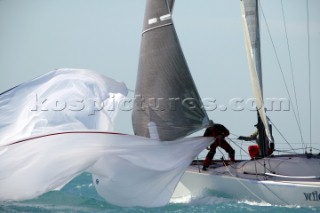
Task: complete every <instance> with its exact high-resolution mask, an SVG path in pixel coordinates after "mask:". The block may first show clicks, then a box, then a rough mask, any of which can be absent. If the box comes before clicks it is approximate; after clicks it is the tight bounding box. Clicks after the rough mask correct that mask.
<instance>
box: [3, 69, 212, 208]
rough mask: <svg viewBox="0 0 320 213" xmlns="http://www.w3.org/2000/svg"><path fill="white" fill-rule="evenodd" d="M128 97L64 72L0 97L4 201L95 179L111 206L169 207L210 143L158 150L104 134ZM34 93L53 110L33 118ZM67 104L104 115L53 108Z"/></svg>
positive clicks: (163, 145) (153, 144)
mask: <svg viewBox="0 0 320 213" xmlns="http://www.w3.org/2000/svg"><path fill="white" fill-rule="evenodd" d="M126 92H127V89H126V87H125V85H124V84H123V83H119V82H116V81H114V80H112V79H109V78H106V77H104V76H100V75H98V74H96V73H94V72H91V71H85V70H73V69H61V70H57V71H53V72H50V73H48V74H46V75H44V76H41V77H39V78H36V79H34V80H32V81H30V82H27V83H24V84H22V85H19V86H18V87H16V88H14V89H12V90H10V91H7V92H5V93H3V94H2V95H0V97H1V98H0V102H1V111H0V116H1V119H2V120H4V121H5V122H4V123H2V124H1V128H0V133H1V137H2V138H1V144H0V171H1V172H0V200H1V201H12V200H26V199H32V198H35V197H37V196H40V195H42V194H44V193H46V192H49V191H52V190H57V189H61V188H62V187H63V186H64V185H65V184H67V183H68V182H69V181H70V180H72V179H73V178H74V177H76V176H77V175H79V174H81V173H82V172H84V171H89V172H92V173H93V174H94V177H96V176H98V177H99V178H100V179H101V182H100V183H101V184H102V185H96V187H97V189H98V192H99V193H100V194H101V195H102V196H103V197H104V198H105V199H106V200H107V201H108V202H110V203H112V204H115V205H119V206H148V207H154V206H161V205H165V204H166V203H168V202H169V200H170V198H171V196H172V193H173V191H174V189H175V186H176V185H177V184H178V181H179V179H180V177H181V176H182V175H183V173H184V171H185V170H186V168H187V166H188V165H189V163H190V162H191V161H192V159H193V158H194V157H195V156H196V155H197V154H198V153H199V152H200V151H201V150H203V149H204V148H205V147H206V146H208V145H209V144H210V143H211V142H212V139H211V138H204V137H199V138H190V139H189V138H188V139H183V140H178V141H170V142H165V141H162V142H160V141H156V140H151V139H147V138H142V137H138V136H130V135H122V134H114V133H108V132H105V131H108V130H111V129H112V121H113V119H114V117H115V114H116V110H110V109H116V108H117V104H119V101H121V98H123V97H124V96H125V94H126ZM33 93H35V94H37V95H38V98H39V99H45V98H47V99H48V102H44V103H45V105H43V104H42V102H41V101H40V102H38V105H37V107H38V110H35V111H30V108H32V107H34V104H35V102H34V101H35V100H34V99H32V98H34V96H33V95H32V94H33ZM109 97H113V98H111V99H110V98H109ZM69 98H84V99H86V100H87V99H91V98H94V100H96V101H97V103H98V102H101V103H102V102H103V103H104V107H101V105H100V108H99V107H97V106H94V105H89V106H88V108H85V109H83V110H80V111H75V110H69V109H68V108H67V109H64V110H53V108H52V107H54V106H52V105H50V104H51V103H54V101H56V100H59V101H61V102H62V101H66V102H67V101H68V100H69ZM30 99H31V100H30ZM71 106H73V105H71ZM110 107H111V108H110ZM113 107H114V108H113ZM44 109H47V110H44ZM72 109H75V108H72ZM3 110H5V111H3ZM6 133H8V134H6ZM14 133H16V134H14ZM100 186H104V187H102V188H101V187H100Z"/></svg>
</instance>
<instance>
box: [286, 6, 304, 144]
mask: <svg viewBox="0 0 320 213" xmlns="http://www.w3.org/2000/svg"><path fill="white" fill-rule="evenodd" d="M281 10H282V19H283V25H284V31H285V34H286V41H287V49H288V54H289V61H290V70H291V79H292V86H293V93H294V100H295V104H296V108H297V117H298V120H297V124H298V128H299V132H300V138H301V141H303V144H304V139H303V135H302V128H301V119H300V110H299V105H298V98H297V92H296V85H295V80H294V79H295V78H294V70H293V65H292V57H291V51H290V45H289V39H288V32H287V24H286V18H285V13H284V9H283V0H281Z"/></svg>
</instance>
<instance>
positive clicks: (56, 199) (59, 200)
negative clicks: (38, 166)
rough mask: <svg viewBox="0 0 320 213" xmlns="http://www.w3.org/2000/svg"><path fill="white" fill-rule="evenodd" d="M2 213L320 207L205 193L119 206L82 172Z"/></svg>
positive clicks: (0, 207)
mask: <svg viewBox="0 0 320 213" xmlns="http://www.w3.org/2000/svg"><path fill="white" fill-rule="evenodd" d="M0 212H1V213H2V212H3V213H16V212H19V213H20V212H26V213H29V212H30V213H36V212H54V213H65V212H66V213H68V212H71V213H85V212H99V213H100V212H101V213H104V212H107V213H111V212H112V213H113V212H117V213H119V212H120V213H121V212H126V213H135V212H137V213H138V212H139V213H147V212H151V213H153V212H154V213H158V212H159V213H163V212H174V213H180V212H181V213H184V212H194V213H201V212H223V213H231V212H240V213H241V212H259V213H263V212H277V213H282V212H290V213H306V212H320V209H319V208H318V209H317V208H301V207H297V206H272V205H270V204H266V203H252V202H246V201H241V202H240V201H238V200H233V199H228V198H221V197H216V196H214V195H210V194H208V195H204V196H203V197H201V198H196V199H193V200H191V201H189V202H185V203H183V202H182V203H170V204H168V205H166V206H163V207H158V208H142V207H130V208H124V207H118V206H114V205H111V204H109V203H108V202H106V201H105V200H104V199H103V198H101V197H100V196H99V195H98V194H97V192H96V190H95V187H94V185H93V184H92V180H91V175H90V174H89V173H83V174H81V175H80V176H78V177H77V178H75V179H74V180H73V181H71V182H70V183H69V184H67V185H66V186H65V187H64V188H63V189H62V190H61V191H54V192H49V193H47V194H44V195H42V196H41V197H39V198H36V199H33V200H28V201H23V202H0Z"/></svg>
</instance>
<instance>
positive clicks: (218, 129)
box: [202, 124, 235, 171]
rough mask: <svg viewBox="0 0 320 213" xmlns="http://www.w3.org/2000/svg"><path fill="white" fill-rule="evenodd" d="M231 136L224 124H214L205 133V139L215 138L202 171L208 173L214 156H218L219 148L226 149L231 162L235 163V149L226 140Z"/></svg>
mask: <svg viewBox="0 0 320 213" xmlns="http://www.w3.org/2000/svg"><path fill="white" fill-rule="evenodd" d="M229 134H230V132H229V130H228V129H227V128H226V127H225V126H223V125H222V124H213V125H212V126H209V127H208V128H207V129H206V131H205V133H204V135H203V136H204V137H214V138H215V140H214V142H213V143H212V144H211V145H210V148H209V152H208V154H207V156H206V159H205V160H204V161H203V168H202V170H204V171H206V170H207V169H208V167H209V166H210V164H211V161H212V159H213V156H214V155H215V154H216V149H217V147H218V146H219V147H221V148H222V149H224V150H225V151H226V152H227V153H228V154H229V158H230V161H231V162H234V161H235V159H234V154H235V151H234V149H233V148H232V147H231V146H230V144H229V143H228V142H227V141H226V140H225V137H227V136H228V135H229Z"/></svg>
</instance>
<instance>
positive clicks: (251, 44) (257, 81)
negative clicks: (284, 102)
mask: <svg viewBox="0 0 320 213" xmlns="http://www.w3.org/2000/svg"><path fill="white" fill-rule="evenodd" d="M240 5H241V14H242V23H243V29H244V35H245V36H244V37H245V44H246V50H247V58H248V64H249V71H250V78H251V84H252V88H253V92H254V95H255V98H256V104H257V109H258V112H259V115H260V118H261V120H262V122H263V125H264V127H265V132H266V135H267V137H268V139H269V141H273V140H272V137H271V133H270V129H269V125H268V119H267V115H266V112H265V106H264V102H263V93H262V70H261V55H260V38H259V23H258V13H257V10H256V9H257V1H256V0H242V1H240Z"/></svg>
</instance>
